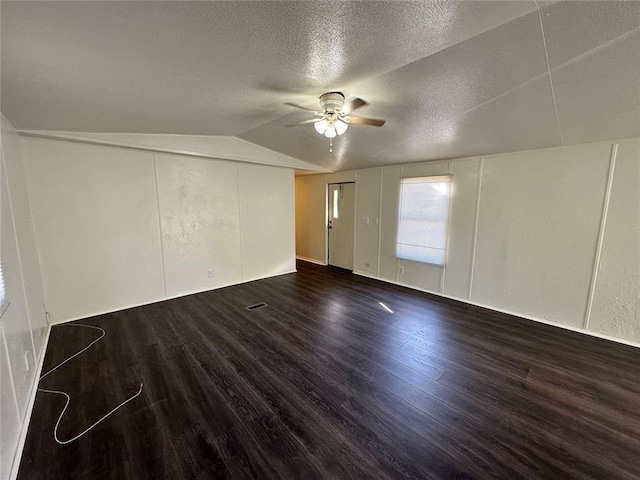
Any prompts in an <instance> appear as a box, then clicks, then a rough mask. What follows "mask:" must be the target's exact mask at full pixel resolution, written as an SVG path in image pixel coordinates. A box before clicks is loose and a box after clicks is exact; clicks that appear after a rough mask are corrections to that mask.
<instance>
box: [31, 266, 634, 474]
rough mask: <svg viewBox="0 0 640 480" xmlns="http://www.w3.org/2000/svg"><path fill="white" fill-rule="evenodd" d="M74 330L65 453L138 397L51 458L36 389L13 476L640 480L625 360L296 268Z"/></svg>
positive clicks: (525, 325)
mask: <svg viewBox="0 0 640 480" xmlns="http://www.w3.org/2000/svg"><path fill="white" fill-rule="evenodd" d="M259 302H266V303H267V304H268V307H265V308H261V309H258V310H254V311H247V310H246V309H245V307H246V306H248V305H252V304H256V303H259ZM379 302H383V303H384V304H385V305H387V306H388V307H389V308H390V309H391V310H393V313H390V312H388V311H386V310H385V309H384V308H383V307H382V306H381V305H380V304H379ZM77 323H85V324H88V325H95V326H99V327H102V328H104V329H105V330H106V332H107V334H106V336H105V338H104V339H102V340H101V341H100V342H98V343H97V344H95V345H94V346H93V347H91V348H90V349H89V350H87V351H86V352H85V353H83V354H82V355H80V356H78V357H76V358H75V359H73V360H72V361H70V362H69V363H68V364H66V365H64V366H63V367H61V368H60V369H58V370H56V371H55V372H54V373H52V374H51V375H49V376H48V377H46V378H45V379H43V381H42V384H41V387H42V388H48V389H53V390H64V391H66V392H68V393H69V394H70V395H71V398H72V400H71V404H70V407H69V410H68V412H67V414H66V415H65V417H64V419H63V421H62V422H61V424H60V429H59V435H60V437H61V438H62V439H66V438H70V437H72V436H74V435H76V434H77V433H78V432H80V431H82V430H83V429H84V428H86V427H87V426H88V425H90V424H91V423H93V422H94V421H95V420H97V419H98V418H100V417H101V416H102V415H103V414H105V413H106V412H108V411H109V410H110V409H111V408H113V407H114V406H115V405H117V404H118V403H120V402H121V401H123V400H125V399H126V398H128V397H129V396H131V395H132V394H134V393H135V392H136V391H137V390H138V385H139V383H140V382H141V381H143V382H144V390H143V393H142V395H141V396H140V397H138V398H136V399H134V400H133V401H132V402H130V403H129V404H127V405H125V406H124V407H123V408H122V409H120V410H119V411H118V412H116V413H115V414H114V415H112V416H111V417H110V418H109V419H107V420H106V421H105V422H103V423H102V424H100V425H99V426H98V427H96V428H95V429H94V430H92V431H91V432H89V433H88V434H87V435H85V436H83V437H82V438H80V439H79V440H77V441H76V442H74V443H71V444H69V445H58V444H57V443H55V442H54V440H53V428H54V425H55V422H56V420H57V418H58V415H59V413H60V411H61V409H62V408H63V406H64V402H65V400H64V397H62V396H59V395H51V394H46V393H41V392H39V393H38V395H37V398H36V402H35V407H34V411H33V416H32V419H31V424H30V427H29V432H28V436H27V440H26V446H25V450H24V454H23V458H22V464H21V468H20V472H19V478H20V479H30V480H35V479H147V478H158V479H164V478H167V479H192V478H195V479H212V478H229V479H252V478H255V479H289V478H291V479H315V478H335V479H354V478H372V479H383V478H387V479H402V478H408V479H439V478H458V479H463V478H478V479H485V478H486V479H502V478H504V479H520V478H522V479H536V478H544V479H556V478H557V479H573V478H575V479H588V478H598V479H638V478H640V374H639V368H640V367H639V366H640V349H636V348H633V347H628V346H624V345H620V344H616V343H613V342H609V341H606V340H601V339H597V338H592V337H588V336H586V335H582V334H578V333H574V332H569V331H566V330H562V329H559V328H555V327H552V326H547V325H543V324H539V323H535V322H532V321H528V320H524V319H519V318H517V317H512V316H509V315H505V314H501V313H496V312H492V311H489V310H485V309H481V308H478V307H474V306H470V305H466V304H463V303H459V302H455V301H451V300H446V299H442V298H438V297H435V296H432V295H429V294H425V293H420V292H416V291H412V290H409V289H405V288H402V287H398V286H394V285H389V284H385V283H382V282H378V281H375V280H371V279H367V278H362V277H358V276H355V275H352V274H350V273H347V272H344V271H340V270H336V269H331V268H325V267H319V266H316V265H311V264H308V263H304V262H300V263H299V264H298V273H296V274H290V275H283V276H280V277H275V278H270V279H266V280H259V281H256V282H251V283H247V284H243V285H238V286H233V287H228V288H224V289H220V290H215V291H211V292H206V293H200V294H196V295H190V296H187V297H183V298H178V299H174V300H168V301H165V302H161V303H157V304H153V305H148V306H144V307H138V308H133V309H129V310H125V311H121V312H117V313H113V314H108V315H101V316H98V317H93V318H90V319H86V320H83V321H80V322H77ZM98 333H99V332H98ZM98 333H97V332H96V331H95V330H91V329H84V328H79V327H70V326H68V325H60V326H56V327H54V328H53V329H52V332H51V339H50V342H49V346H48V349H47V352H46V358H45V365H44V370H43V371H47V370H48V368H50V367H52V366H54V365H56V364H58V363H59V362H60V361H62V360H64V359H65V358H67V357H68V356H70V355H71V354H73V353H75V352H76V351H78V350H80V349H81V348H82V347H83V346H85V345H87V344H89V343H90V342H91V341H92V340H93V339H95V338H96V337H97V335H98Z"/></svg>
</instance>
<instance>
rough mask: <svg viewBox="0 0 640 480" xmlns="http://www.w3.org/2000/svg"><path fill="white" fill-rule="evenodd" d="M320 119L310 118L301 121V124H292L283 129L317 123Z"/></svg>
mask: <svg viewBox="0 0 640 480" xmlns="http://www.w3.org/2000/svg"><path fill="white" fill-rule="evenodd" d="M320 120H321V119H320V118H311V119H309V120H303V121H302V122H298V123H292V124H290V125H285V127H297V126H298V125H306V124H308V123H316V122H318V121H320Z"/></svg>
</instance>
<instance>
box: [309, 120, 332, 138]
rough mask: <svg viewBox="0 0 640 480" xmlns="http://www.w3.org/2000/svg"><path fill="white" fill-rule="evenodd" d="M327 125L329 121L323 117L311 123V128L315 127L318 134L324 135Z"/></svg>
mask: <svg viewBox="0 0 640 480" xmlns="http://www.w3.org/2000/svg"><path fill="white" fill-rule="evenodd" d="M328 126H329V122H327V120H326V119H324V118H323V119H322V120H318V121H317V122H315V123H314V124H313V128H315V129H316V132H318V133H319V134H320V135H324V133H325V132H326V131H327V127H328Z"/></svg>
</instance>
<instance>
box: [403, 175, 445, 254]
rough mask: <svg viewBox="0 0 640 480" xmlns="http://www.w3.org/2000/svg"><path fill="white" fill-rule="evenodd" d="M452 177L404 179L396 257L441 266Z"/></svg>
mask: <svg viewBox="0 0 640 480" xmlns="http://www.w3.org/2000/svg"><path fill="white" fill-rule="evenodd" d="M450 199H451V176H450V175H445V176H438V177H419V178H403V179H402V181H401V183H400V214H399V216H398V239H397V243H396V256H397V257H398V258H404V259H407V260H415V261H416V262H424V263H432V264H435V265H444V262H445V258H446V255H447V232H448V227H449V203H450Z"/></svg>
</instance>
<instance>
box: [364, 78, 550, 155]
mask: <svg viewBox="0 0 640 480" xmlns="http://www.w3.org/2000/svg"><path fill="white" fill-rule="evenodd" d="M548 75H549V73H548V72H543V73H540V74H538V75H536V76H535V77H533V78H530V79H529V80H526V81H524V82H522V83H520V84H519V85H516V86H515V87H513V88H510V89H509V90H507V91H506V92H502V93H501V94H500V95H496V96H495V97H492V98H490V99H489V100H486V101H484V102H482V103H479V104H478V105H474V106H473V107H471V108H469V109H467V110H465V111H464V112H461V113H458V114H457V115H454V116H453V117H451V118H448V119H446V120H444V121H442V122H440V123H438V124H437V125H434V126H432V127H429V128H428V129H427V130H423V131H421V132H419V133H416V134H415V135H412V136H411V137H409V138H407V139H406V140H403V141H402V142H399V143H396V144H394V145H391V146H389V147H387V148H385V149H384V150H380V151H379V152H378V153H376V154H374V155H373V157H377V156H378V155H380V154H381V153H383V152H386V151H387V150H391V149H392V148H395V147H397V146H399V145H402V144H404V143H407V142H410V141H411V140H413V139H415V138H417V137H419V136H420V135H424V134H425V133H429V132H430V131H432V130H435V129H437V128H439V127H441V126H443V125H446V124H447V123H449V122H452V121H453V120H455V119H457V118H460V117H462V116H463V115H466V114H467V113H469V112H473V111H474V110H477V109H478V108H481V107H484V106H485V105H488V104H490V103H491V102H494V101H496V100H498V99H500V98H502V97H504V96H506V95H509V94H510V93H513V92H515V91H516V90H518V89H519V88H521V87H524V86H525V85H528V84H530V83H533V82H536V81H538V80H540V79H542V78H544V77H546V76H548Z"/></svg>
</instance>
